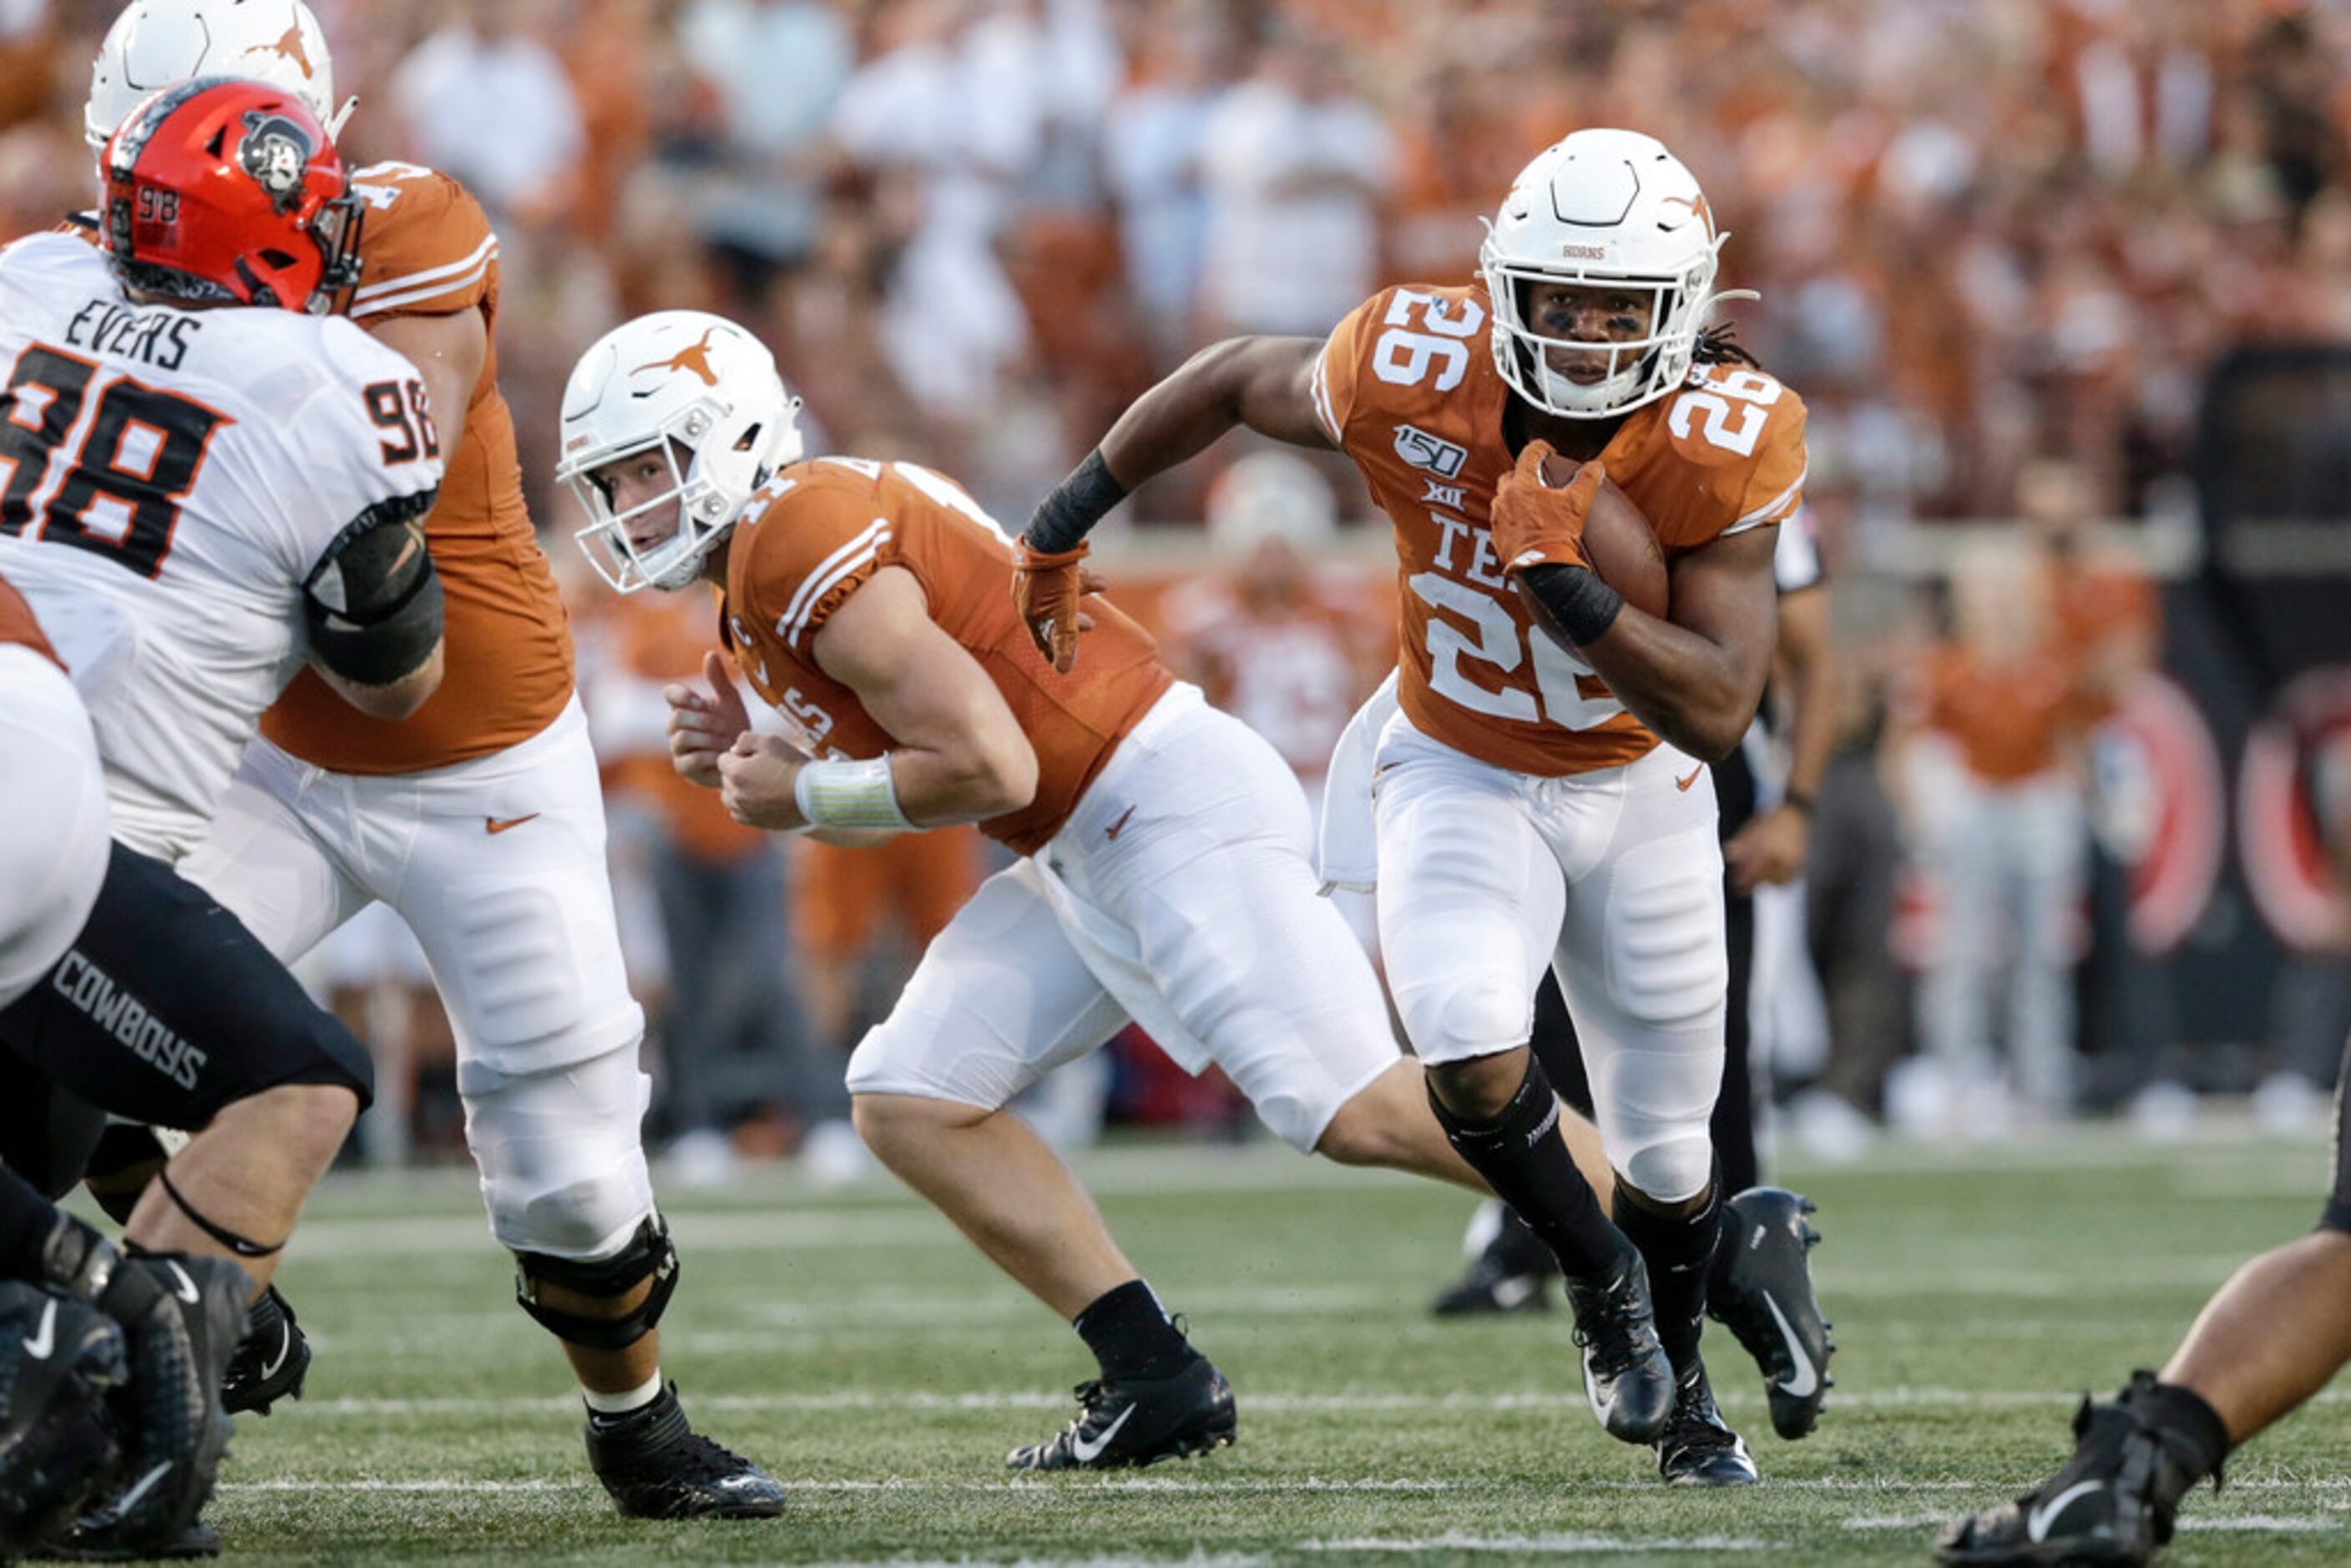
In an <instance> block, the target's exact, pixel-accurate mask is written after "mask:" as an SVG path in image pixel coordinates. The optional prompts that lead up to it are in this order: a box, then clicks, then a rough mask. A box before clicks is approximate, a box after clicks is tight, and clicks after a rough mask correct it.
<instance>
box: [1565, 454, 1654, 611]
mask: <svg viewBox="0 0 2351 1568" xmlns="http://www.w3.org/2000/svg"><path fill="white" fill-rule="evenodd" d="M1582 466H1583V465H1582V464H1580V463H1577V462H1576V461H1575V460H1574V459H1573V458H1568V457H1562V456H1561V455H1559V454H1558V453H1556V452H1554V453H1552V455H1550V456H1548V457H1545V458H1544V459H1543V464H1542V480H1543V483H1544V484H1546V485H1548V486H1551V487H1552V488H1553V489H1555V490H1563V489H1565V488H1566V487H1567V486H1568V484H1569V482H1570V481H1571V480H1573V478H1574V477H1575V471H1576V470H1577V469H1578V468H1580V467H1582ZM1583 550H1584V553H1585V554H1586V555H1589V556H1590V557H1591V558H1592V569H1593V570H1594V571H1596V572H1598V573H1599V574H1600V580H1601V581H1603V582H1604V583H1606V584H1607V585H1608V586H1609V587H1611V588H1613V589H1614V590H1615V591H1617V592H1619V593H1621V594H1623V595H1624V596H1625V603H1627V604H1629V605H1631V606H1632V607H1633V608H1634V609H1635V610H1638V611H1639V612H1642V613H1643V614H1645V615H1655V616H1658V617H1660V618H1662V617H1663V616H1664V615H1665V613H1666V605H1667V580H1666V552H1665V551H1664V550H1663V549H1659V548H1658V545H1657V536H1656V531H1655V530H1654V529H1652V528H1650V527H1649V519H1648V518H1647V517H1644V516H1642V515H1641V508H1640V507H1636V506H1635V505H1634V504H1633V497H1630V496H1627V495H1626V494H1625V492H1624V491H1622V490H1620V489H1618V488H1617V487H1616V482H1615V481H1614V479H1604V480H1602V481H1601V482H1600V492H1599V494H1597V495H1595V496H1594V497H1592V510H1591V512H1590V513H1589V514H1588V515H1587V516H1586V517H1584V519H1583Z"/></svg>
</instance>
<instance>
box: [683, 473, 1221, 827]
mask: <svg viewBox="0 0 2351 1568" xmlns="http://www.w3.org/2000/svg"><path fill="white" fill-rule="evenodd" d="M890 566H896V567H904V569H905V570H908V571H910V572H912V573H914V578H915V580H917V581H919V582H920V583H921V584H922V585H923V591H924V593H925V594H926V595H927V596H928V597H929V600H930V613H931V619H932V620H933V621H935V622H937V623H938V625H939V627H940V629H941V630H943V631H944V632H946V634H947V635H948V636H950V637H952V638H954V639H955V640H956V643H960V644H961V645H962V646H963V648H964V651H965V652H967V653H969V654H971V656H972V657H973V658H975V659H977V660H978V661H979V664H980V667H981V668H982V669H984V670H986V671H987V675H988V678H989V679H990V680H992V681H993V682H995V683H996V689H997V690H998V691H999V692H1001V693H1003V694H1004V700H1005V702H1006V704H1007V705H1008V706H1010V707H1011V709H1012V713H1013V716H1014V717H1015V718H1017V719H1019V721H1020V727H1021V729H1022V731H1023V732H1024V733H1026V734H1027V735H1028V737H1029V745H1030V746H1032V747H1035V748H1036V752H1037V770H1038V771H1037V796H1036V799H1035V800H1032V801H1030V802H1029V805H1028V806H1027V807H1026V808H1024V809H1023V810H1019V811H1014V812H1010V813H1008V815H1005V816H1001V817H996V818H992V819H990V820H989V821H985V822H982V823H980V824H979V828H980V831H982V832H984V833H986V834H987V836H988V837H990V838H992V839H996V840H998V841H1000V842H1002V843H1004V844H1007V845H1008V846H1010V847H1011V848H1012V849H1013V850H1014V851H1016V852H1019V853H1021V854H1024V855H1025V854H1033V853H1034V852H1036V851H1037V850H1038V849H1040V848H1041V847H1042V846H1043V845H1044V843H1045V841H1047V840H1048V839H1050V838H1051V837H1052V836H1053V834H1054V833H1055V832H1056V831H1059V829H1060V828H1061V824H1062V822H1063V821H1066V820H1068V818H1069V815H1070V812H1071V810H1072V809H1073V808H1074V807H1075V806H1076V805H1077V803H1078V798H1079V797H1080V796H1081V795H1082V794H1083V793H1084V792H1085V788H1086V786H1087V785H1088V784H1089V783H1091V782H1092V780H1093V777H1094V775H1095V774H1097V773H1099V772H1100V771H1102V764H1103V763H1105V762H1107V761H1109V760H1110V754H1111V752H1112V750H1113V748H1114V747H1116V746H1117V745H1118V743H1119V740H1120V739H1121V738H1122V737H1124V736H1125V734H1126V733H1127V732H1128V731H1129V730H1131V729H1133V728H1134V726H1135V723H1136V721H1137V720H1139V719H1141V718H1142V717H1143V716H1144V713H1145V712H1147V711H1148V710H1149V709H1150V707H1151V705H1152V704H1153V703H1155V702H1156V701H1157V700H1158V699H1159V696H1160V694H1161V693H1163V692H1165V690H1166V689H1167V687H1168V685H1170V684H1171V683H1172V682H1173V680H1174V678H1175V677H1173V676H1172V675H1170V674H1168V673H1167V672H1166V671H1165V669H1164V668H1162V667H1161V666H1160V664H1159V662H1158V660H1157V659H1156V658H1155V656H1154V653H1155V650H1154V647H1153V643H1152V641H1151V635H1150V633H1149V632H1145V631H1144V629H1143V628H1142V627H1141V626H1139V625H1137V624H1136V623H1135V622H1134V621H1133V620H1131V619H1129V618H1128V617H1127V616H1126V615H1125V614H1123V612H1120V611H1119V610H1117V609H1115V608H1113V606H1112V605H1111V604H1110V603H1109V601H1106V600H1104V599H1102V597H1101V596H1099V595H1096V596H1094V597H1093V598H1092V600H1091V601H1089V602H1088V604H1087V606H1086V611H1087V613H1088V614H1089V615H1091V616H1092V618H1093V622H1094V624H1093V628H1092V630H1091V631H1089V632H1086V634H1085V639H1084V641H1083V643H1081V645H1080V658H1079V661H1078V666H1077V668H1076V669H1075V670H1073V671H1071V673H1070V674H1066V675H1064V674H1056V673H1055V672H1054V669H1053V666H1052V665H1051V664H1049V663H1047V662H1046V660H1045V657H1044V655H1042V654H1040V653H1038V652H1037V645H1036V644H1035V643H1032V642H1030V641H1029V629H1028V628H1027V627H1026V626H1025V625H1023V624H1022V623H1021V620H1020V616H1019V612H1017V611H1015V610H1014V609H1013V607H1012V546H1011V541H1010V540H1008V539H1007V538H1005V536H1004V533H1003V530H1002V529H1000V528H998V527H997V526H996V524H995V522H994V521H993V520H991V519H990V518H989V517H988V516H987V513H985V512H983V511H981V510H980V509H979V507H978V505H977V503H975V502H974V501H973V500H972V499H971V497H969V496H967V495H966V494H965V493H964V492H963V491H962V490H961V489H960V488H958V487H957V486H956V485H955V484H953V483H952V482H950V481H949V480H947V479H945V478H943V477H941V476H938V475H936V474H934V473H932V472H931V471H930V470H929V469H927V468H918V467H916V466H914V465H913V464H911V463H875V462H871V461H868V460H866V459H864V458H857V457H820V458H818V459H816V460H815V461H814V462H811V463H802V464H798V465H794V466H792V467H790V468H787V469H785V470H784V471H783V472H782V473H781V474H778V476H776V477H775V478H773V479H771V480H769V481H768V485H767V487H766V488H765V489H763V490H761V491H760V492H759V493H758V495H757V496H755V497H752V499H751V502H750V504H749V505H748V506H747V507H745V508H744V510H743V514H742V520H741V521H740V522H739V523H737V525H736V528H735V537H734V538H733V539H732V540H731V541H730V542H729V544H728V547H727V557H726V628H727V632H728V635H729V637H730V638H731V639H732V641H733V643H734V648H735V656H736V658H737V660H738V661H739V662H740V663H741V664H742V666H743V670H744V673H745V674H747V675H749V676H750V678H751V685H753V686H754V687H756V688H757V689H758V693H759V695H761V696H762V697H765V698H766V699H767V700H768V703H769V704H770V705H772V706H774V707H775V708H776V709H777V711H778V712H779V713H781V714H782V715H783V716H785V718H786V719H788V720H789V721H790V722H791V723H792V724H793V725H794V726H795V727H797V728H798V731H799V740H800V743H801V744H802V745H803V746H804V747H807V748H808V749H809V750H810V751H812V752H815V753H817V754H818V755H820V756H824V757H844V758H868V757H879V756H881V755H882V753H883V752H884V751H886V750H888V749H889V747H890V746H891V737H890V736H889V734H888V732H887V731H885V730H883V727H881V726H880V725H878V724H876V723H874V722H873V719H872V716H870V715H868V714H867V713H866V711H865V709H864V708H863V706H861V705H860V704H859V702H858V700H857V695H856V694H855V693H854V692H852V691H851V690H850V689H849V688H848V687H847V686H845V685H841V683H840V682H838V681H836V680H834V679H833V678H832V677H831V676H830V675H828V674H825V673H824V671H823V670H822V669H820V668H819V667H818V665H817V662H816V655H815V653H814V652H813V651H812V645H813V644H814V643H815V641H816V633H817V630H818V628H819V627H820V626H822V625H823V624H824V623H825V621H826V620H827V619H828V618H829V617H830V616H831V614H832V612H834V611H836V610H838V609H840V608H841V604H842V602H843V601H846V600H847V599H848V598H849V596H850V595H851V594H852V593H854V592H856V591H858V589H860V588H862V586H864V585H865V584H866V583H867V582H869V581H871V580H872V577H873V574H874V573H875V572H877V571H879V570H882V569H883V567H890Z"/></svg>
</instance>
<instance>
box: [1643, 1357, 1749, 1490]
mask: <svg viewBox="0 0 2351 1568" xmlns="http://www.w3.org/2000/svg"><path fill="white" fill-rule="evenodd" d="M1657 1473H1658V1474H1659V1475H1661V1476H1663V1477H1665V1478H1666V1479H1667V1481H1668V1482H1669V1483H1670V1484H1672V1485H1674V1486H1677V1487H1751V1486H1753V1485H1754V1484H1755V1483H1756V1481H1757V1480H1758V1479H1761V1478H1760V1477H1758V1476H1757V1474H1756V1473H1755V1460H1754V1458H1753V1457H1752V1456H1750V1454H1749V1453H1748V1452H1747V1445H1746V1444H1745V1443H1743V1442H1741V1441H1740V1437H1739V1434H1738V1433H1736V1432H1734V1431H1732V1430H1731V1429H1730V1426H1729V1423H1728V1422H1726V1421H1725V1420H1723V1418H1722V1412H1721V1411H1719V1410H1718V1409H1716V1408H1715V1406H1714V1390H1713V1389H1712V1388H1710V1387H1708V1385H1707V1381H1706V1366H1705V1364H1703V1363H1700V1362H1692V1363H1691V1364H1690V1367H1689V1370H1688V1372H1687V1374H1685V1375H1683V1376H1682V1377H1681V1378H1680V1380H1679V1381H1678V1382H1677V1383H1676V1384H1675V1385H1674V1414H1673V1418H1672V1419H1671V1420H1669V1421H1667V1423H1666V1430H1665V1435H1664V1436H1662V1437H1659V1438H1658V1439H1657Z"/></svg>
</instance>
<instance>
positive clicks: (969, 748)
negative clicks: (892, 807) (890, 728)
mask: <svg viewBox="0 0 2351 1568" xmlns="http://www.w3.org/2000/svg"><path fill="white" fill-rule="evenodd" d="M1016 741H1017V744H1016ZM890 763H891V771H892V773H893V776H894V777H895V779H896V780H897V788H898V806H899V809H900V810H903V811H904V812H905V814H906V818H907V820H908V821H911V822H914V824H915V825H916V826H918V827H925V828H944V827H946V826H949V825H950V824H952V823H956V822H984V821H987V820H989V819H990V818H992V817H1001V816H1003V815H1005V814H1006V813H1007V812H1010V811H1018V810H1020V809H1022V808H1023V807H1025V806H1027V805H1028V804H1029V801H1031V800H1035V799H1036V798H1037V753H1036V752H1035V750H1033V749H1032V748H1031V747H1029V743H1028V739H1027V737H1025V736H1016V737H1012V738H1010V739H1007V740H1004V741H1000V742H998V743H995V744H988V743H985V742H975V743H973V744H969V745H963V746H956V747H951V748H944V749H938V750H933V749H928V748H925V747H910V746H901V747H896V748H895V749H893V751H892V752H891V753H890Z"/></svg>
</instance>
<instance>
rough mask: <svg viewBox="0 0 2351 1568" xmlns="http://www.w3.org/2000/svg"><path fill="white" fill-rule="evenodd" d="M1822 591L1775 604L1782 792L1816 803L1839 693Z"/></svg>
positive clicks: (1832, 744) (1832, 742) (1832, 740)
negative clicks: (1784, 691)
mask: <svg viewBox="0 0 2351 1568" xmlns="http://www.w3.org/2000/svg"><path fill="white" fill-rule="evenodd" d="M1828 608H1829V607H1828V597H1827V591H1826V590H1825V589H1823V588H1821V587H1813V588H1810V589H1806V590H1804V591H1801V592H1797V593H1793V594H1789V595H1787V596H1785V597H1783V598H1782V600H1781V601H1780V658H1781V661H1782V664H1784V665H1785V666H1786V669H1787V678H1788V685H1789V686H1790V687H1791V689H1792V695H1793V698H1794V700H1793V702H1792V704H1791V705H1790V709H1789V716H1788V793H1789V794H1790V795H1791V796H1792V797H1793V798H1795V799H1797V800H1814V799H1816V798H1817V797H1818V796H1819V794H1820V790H1821V780H1822V779H1825V778H1827V777H1828V771H1829V755H1830V753H1831V752H1833V751H1834V750H1835V748H1836V724H1837V704H1838V702H1839V700H1840V699H1841V695H1842V694H1841V691H1840V687H1839V684H1838V678H1837V663H1836V653H1835V648H1834V643H1832V641H1831V633H1830V626H1829V613H1828Z"/></svg>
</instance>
